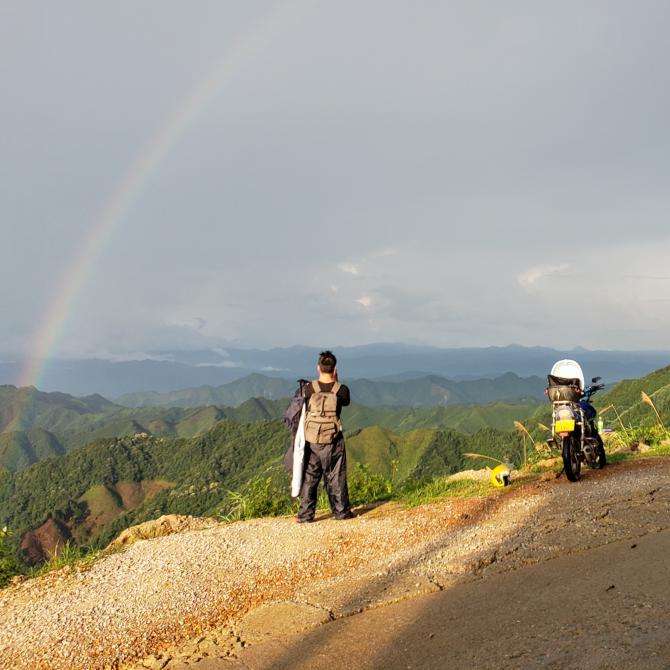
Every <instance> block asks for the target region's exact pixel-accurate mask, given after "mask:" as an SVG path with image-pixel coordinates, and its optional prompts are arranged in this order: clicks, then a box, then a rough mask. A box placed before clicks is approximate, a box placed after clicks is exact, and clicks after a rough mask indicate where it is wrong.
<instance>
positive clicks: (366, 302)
mask: <svg viewBox="0 0 670 670" xmlns="http://www.w3.org/2000/svg"><path fill="white" fill-rule="evenodd" d="M356 302H357V303H358V304H359V305H362V306H363V307H365V308H366V309H367V308H368V307H370V305H372V298H371V297H370V296H369V295H362V296H361V297H360V298H358V299H357V300H356Z"/></svg>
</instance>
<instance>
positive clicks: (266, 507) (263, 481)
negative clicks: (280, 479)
mask: <svg viewBox="0 0 670 670" xmlns="http://www.w3.org/2000/svg"><path fill="white" fill-rule="evenodd" d="M295 507H296V503H295V502H294V501H293V499H292V498H291V497H290V495H289V493H288V490H287V488H286V486H285V485H284V484H280V483H277V482H276V481H275V480H274V479H273V478H272V477H258V478H256V479H252V480H251V481H250V482H248V483H247V484H246V485H245V486H244V487H242V488H241V489H240V490H239V491H228V493H227V496H226V500H225V501H224V504H223V506H222V508H221V510H220V516H222V517H223V519H225V520H226V521H241V520H243V519H254V518H257V517H262V516H283V515H286V514H292V513H294V512H295V511H296V510H295Z"/></svg>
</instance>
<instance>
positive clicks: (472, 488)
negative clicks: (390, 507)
mask: <svg viewBox="0 0 670 670" xmlns="http://www.w3.org/2000/svg"><path fill="white" fill-rule="evenodd" d="M494 490H497V489H493V488H492V487H491V485H490V484H489V483H488V482H487V483H484V482H481V481H475V480H474V479H457V480H450V479H449V477H448V476H447V477H438V478H436V479H433V480H431V481H428V482H421V483H417V484H415V485H410V486H408V487H406V488H403V489H401V490H400V491H398V492H397V493H396V495H394V500H397V501H399V502H401V503H404V504H405V505H406V506H407V507H417V506H419V505H424V504H425V503H429V502H435V501H438V500H442V499H444V498H472V497H478V496H484V495H487V494H490V493H491V492H493V491H494Z"/></svg>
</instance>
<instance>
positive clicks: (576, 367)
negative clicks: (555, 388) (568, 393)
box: [550, 358, 584, 389]
mask: <svg viewBox="0 0 670 670" xmlns="http://www.w3.org/2000/svg"><path fill="white" fill-rule="evenodd" d="M550 374H552V375H554V377H563V379H579V388H581V389H584V373H583V372H582V366H581V365H580V364H579V363H577V361H573V360H571V359H569V358H564V359H563V360H562V361H556V363H554V367H553V368H551V373H550Z"/></svg>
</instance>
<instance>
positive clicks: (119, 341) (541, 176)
mask: <svg viewBox="0 0 670 670" xmlns="http://www.w3.org/2000/svg"><path fill="white" fill-rule="evenodd" d="M669 19H670V5H668V3H664V2H653V1H643V2H639V1H637V2H632V1H631V2H628V1H625V0H622V1H621V2H617V3H613V2H609V1H607V2H598V1H592V2H587V3H584V2H570V1H566V2H561V3H555V2H537V1H536V0H529V1H514V0H512V1H510V2H505V3H500V2H495V1H493V0H491V1H489V2H481V1H477V0H467V1H463V2H457V1H451V2H437V1H435V2H433V1H430V0H422V1H421V2H410V1H409V0H406V1H404V2H398V1H395V0H364V1H362V2H361V1H360V0H355V1H354V0H338V2H323V1H321V2H320V1H317V0H314V1H308V0H295V1H294V0H291V1H285V2H269V1H261V0H249V1H248V2H244V3H239V2H234V1H232V0H228V1H225V0H216V1H209V0H198V1H197V2H190V3H183V2H173V1H170V0H167V1H166V0H160V1H157V0H156V1H154V0H143V1H142V2H136V1H135V0H133V1H126V0H121V1H119V2H114V3H111V2H110V3H91V2H84V1H82V2H74V1H70V0H63V2H59V3H53V2H46V1H45V2H31V1H30V0H25V1H23V2H8V1H7V2H2V3H0V90H1V91H2V105H0V138H1V144H2V147H1V151H0V232H1V234H2V238H1V239H2V244H1V245H0V281H1V284H2V291H1V292H0V310H1V313H2V315H3V317H4V318H3V320H2V327H1V328H0V354H2V355H5V356H7V355H14V356H25V355H31V354H32V353H34V351H35V349H36V348H37V349H39V346H40V345H39V342H42V344H41V347H42V353H48V354H49V355H52V356H74V357H79V356H82V357H89V356H103V357H110V358H113V357H124V356H131V357H132V356H133V355H135V354H137V355H142V354H143V353H144V352H157V351H168V350H174V349H195V348H202V347H217V346H225V345H236V346H249V347H262V348H270V347H275V346H290V345H294V344H309V345H318V344H319V343H320V342H323V341H324V339H325V340H327V341H328V342H331V343H338V344H341V345H354V344H365V343H369V342H408V343H424V344H432V345H437V346H470V345H472V346H480V345H484V346H485V345H505V344H510V343H519V344H526V345H545V346H555V347H559V348H568V347H573V346H578V345H581V346H585V347H588V348H594V349H606V348H621V349H667V348H668V345H667V337H666V333H667V332H668V330H669V329H670V291H669V290H668V289H670V268H669V267H668V258H670V226H668V218H669V216H668V215H669V214H670V190H669V188H668V186H669V185H670V184H669V183H668V181H669V177H670V172H669V168H670V146H669V144H670V134H669V133H668V130H667V119H668V118H670V109H669V107H670V105H669V103H670V90H669V88H668V86H667V74H666V64H667V62H668V56H669V54H668V51H669V50H670V47H669V46H668V41H667V31H666V26H667V25H668V21H669ZM180 110H181V111H180ZM184 110H186V111H184ZM165 138H167V139H165ZM147 147H149V148H151V147H153V154H150V150H151V149H147ZM147 155H151V156H153V158H151V160H149V159H146V157H147ZM143 157H144V158H145V159H146V160H145V163H141V161H142V158H143ZM138 165H144V167H143V168H142V169H143V170H144V171H143V172H141V170H140V172H141V176H140V177H137V176H136V175H137V174H138V168H137V166H138ZM133 169H135V171H134V172H133ZM133 179H134V180H135V181H133ZM128 183H130V184H131V185H132V187H133V188H132V189H128V192H127V193H126V196H127V197H126V198H125V200H123V202H122V203H121V205H119V206H118V207H117V208H116V209H114V206H115V205H118V204H119V202H121V199H120V197H119V196H118V194H119V193H120V192H123V184H128ZM110 203H111V204H110ZM110 212H111V214H110ZM105 217H107V218H105ZM101 222H102V223H101ZM103 225H104V226H106V234H105V235H104V236H100V237H101V239H100V240H99V241H98V242H96V243H92V244H89V245H88V247H87V246H86V244H85V241H86V240H87V238H88V237H91V236H92V235H93V234H94V233H95V231H96V230H99V229H101V228H102V226H103ZM68 276H70V280H69V282H68V279H67V278H68ZM73 277H74V278H73Z"/></svg>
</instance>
